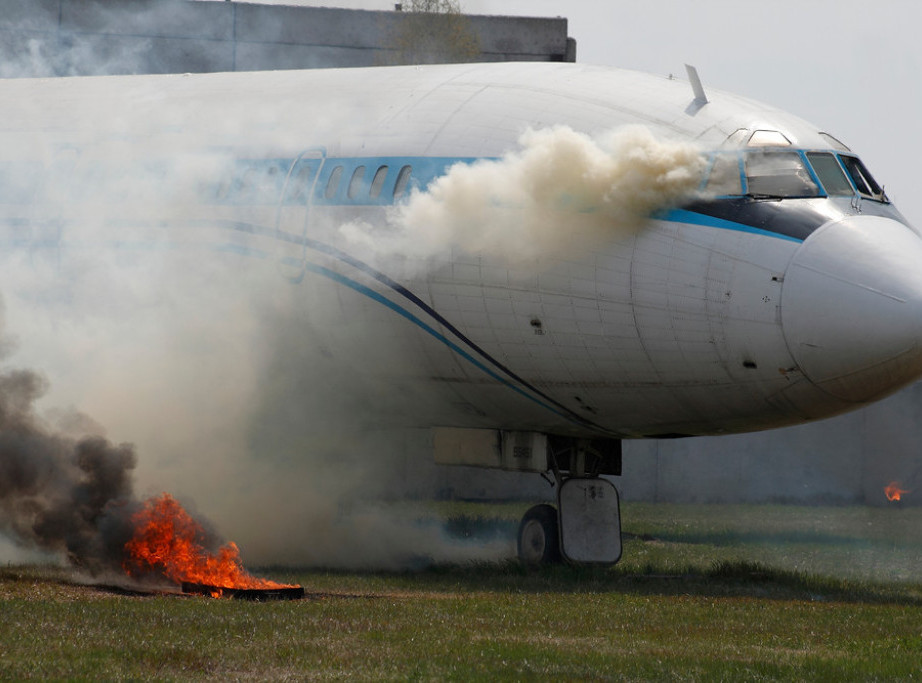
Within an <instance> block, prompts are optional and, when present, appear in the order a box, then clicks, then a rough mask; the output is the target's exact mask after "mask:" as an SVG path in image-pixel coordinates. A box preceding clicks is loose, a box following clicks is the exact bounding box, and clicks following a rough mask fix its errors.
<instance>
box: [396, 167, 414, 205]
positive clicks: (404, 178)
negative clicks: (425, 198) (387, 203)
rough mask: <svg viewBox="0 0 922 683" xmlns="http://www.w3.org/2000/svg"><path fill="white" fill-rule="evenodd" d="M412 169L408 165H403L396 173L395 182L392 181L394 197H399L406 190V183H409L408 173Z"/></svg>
mask: <svg viewBox="0 0 922 683" xmlns="http://www.w3.org/2000/svg"><path fill="white" fill-rule="evenodd" d="M412 171H413V169H412V168H411V167H410V166H404V167H403V168H401V169H400V173H398V174H397V182H396V183H394V199H400V198H401V197H402V196H403V194H404V193H405V192H406V191H407V185H409V183H410V173H411V172H412Z"/></svg>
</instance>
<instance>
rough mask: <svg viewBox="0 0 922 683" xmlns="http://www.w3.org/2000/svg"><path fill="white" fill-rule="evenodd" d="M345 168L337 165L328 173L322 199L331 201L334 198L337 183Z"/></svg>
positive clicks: (337, 188) (337, 187) (337, 186)
mask: <svg viewBox="0 0 922 683" xmlns="http://www.w3.org/2000/svg"><path fill="white" fill-rule="evenodd" d="M344 170H345V167H344V166H343V165H342V164H337V165H336V166H334V167H333V170H332V171H330V176H329V177H328V178H327V183H326V186H325V187H324V189H323V197H324V199H333V197H335V196H336V192H337V191H338V190H339V181H340V180H341V179H342V177H343V171H344Z"/></svg>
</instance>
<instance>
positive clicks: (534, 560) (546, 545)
mask: <svg viewBox="0 0 922 683" xmlns="http://www.w3.org/2000/svg"><path fill="white" fill-rule="evenodd" d="M559 528H560V527H559V524H558V522H557V510H555V509H554V507H553V506H551V505H548V504H547V503H542V504H541V505H535V506H534V507H533V508H531V509H529V510H528V512H526V513H525V516H524V517H522V522H521V524H519V534H518V550H519V560H520V561H521V562H523V563H524V564H530V565H538V564H552V563H557V562H560V561H561V555H560V532H559Z"/></svg>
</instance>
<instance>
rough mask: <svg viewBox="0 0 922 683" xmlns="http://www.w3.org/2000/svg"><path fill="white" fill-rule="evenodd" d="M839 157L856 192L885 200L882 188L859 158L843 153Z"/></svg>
mask: <svg viewBox="0 0 922 683" xmlns="http://www.w3.org/2000/svg"><path fill="white" fill-rule="evenodd" d="M839 158H840V159H841V160H842V164H843V165H844V166H845V170H846V171H847V172H848V175H849V177H850V178H851V179H852V182H853V183H854V184H855V188H856V189H857V190H858V194H862V195H865V196H867V197H873V198H874V199H879V200H881V201H887V199H886V197H885V196H884V191H883V189H882V188H881V186H880V185H878V184H877V181H876V180H874V178H873V177H872V176H871V174H870V173H869V172H868V169H866V168H865V167H864V164H862V163H861V159H859V158H858V157H852V156H847V155H845V154H842V155H840V156H839Z"/></svg>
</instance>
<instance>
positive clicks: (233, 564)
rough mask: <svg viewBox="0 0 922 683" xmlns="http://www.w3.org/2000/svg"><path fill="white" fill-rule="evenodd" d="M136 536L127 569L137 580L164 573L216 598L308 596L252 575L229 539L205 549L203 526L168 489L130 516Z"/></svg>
mask: <svg viewBox="0 0 922 683" xmlns="http://www.w3.org/2000/svg"><path fill="white" fill-rule="evenodd" d="M131 522H132V527H133V529H134V535H133V536H132V538H131V540H129V541H128V542H127V543H126V544H125V556H126V557H125V560H124V562H123V563H122V567H123V569H124V570H125V571H126V572H127V573H128V575H129V576H132V577H135V578H138V577H142V576H145V575H150V574H151V573H154V574H158V575H161V576H163V577H165V578H167V579H169V580H170V581H174V582H176V583H178V584H180V585H181V586H182V587H183V592H187V593H198V594H207V595H211V596H212V597H216V598H218V597H222V596H225V597H242V598H249V599H255V600H258V599H285V598H287V599H291V598H297V597H303V595H304V589H303V588H301V586H295V585H286V584H281V583H276V582H275V581H269V580H268V579H260V578H257V577H255V576H252V575H251V574H249V573H248V572H247V571H246V570H245V569H244V568H243V564H242V563H241V561H240V551H239V550H238V549H237V546H236V545H235V544H234V543H228V544H227V545H225V546H223V547H221V548H220V549H219V550H218V551H217V552H216V553H212V552H209V551H208V550H206V549H205V548H204V546H203V545H202V543H201V539H202V537H203V536H204V530H203V528H202V526H201V525H200V524H199V523H198V522H196V521H195V520H194V519H193V518H192V516H191V515H189V513H188V512H186V511H185V509H183V507H182V506H181V505H180V504H179V503H178V502H177V501H176V499H175V498H173V497H172V496H171V495H169V494H168V493H164V494H161V495H160V496H159V497H156V498H151V499H149V500H147V501H146V502H145V503H144V505H143V507H142V508H141V509H140V510H139V511H138V512H137V513H135V515H134V516H133V517H132V519H131Z"/></svg>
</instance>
